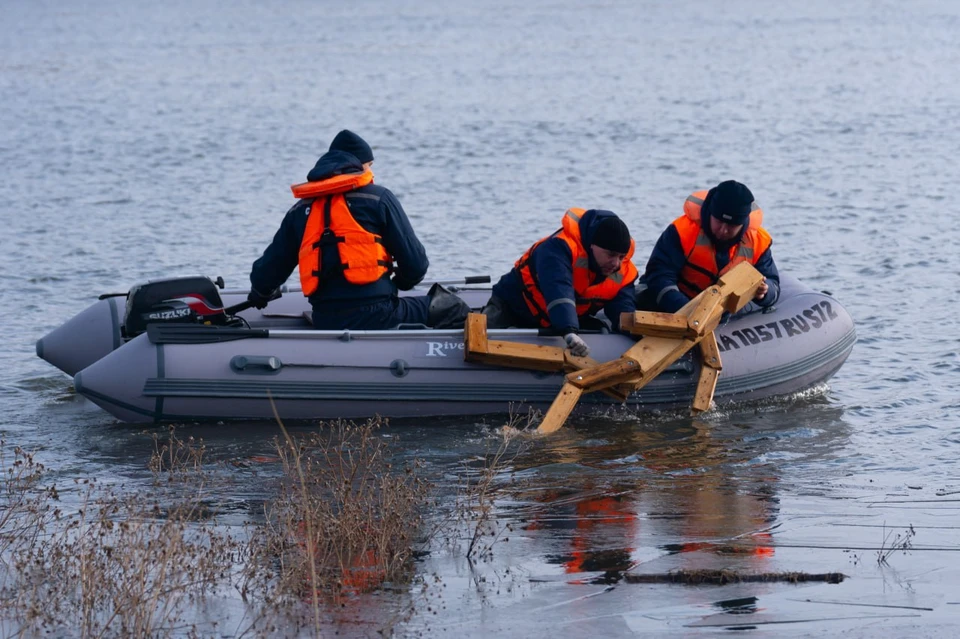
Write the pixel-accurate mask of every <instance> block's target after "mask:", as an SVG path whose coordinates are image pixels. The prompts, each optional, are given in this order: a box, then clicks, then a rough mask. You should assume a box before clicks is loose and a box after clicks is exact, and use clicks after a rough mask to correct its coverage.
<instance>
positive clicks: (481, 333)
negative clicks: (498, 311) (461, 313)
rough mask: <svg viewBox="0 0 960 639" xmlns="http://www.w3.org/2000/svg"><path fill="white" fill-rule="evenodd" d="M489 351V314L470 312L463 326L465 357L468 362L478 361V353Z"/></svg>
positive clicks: (482, 353)
mask: <svg viewBox="0 0 960 639" xmlns="http://www.w3.org/2000/svg"><path fill="white" fill-rule="evenodd" d="M486 352H487V316H486V315H484V314H483V313H470V314H469V315H467V323H466V326H464V328H463V358H464V359H465V360H467V361H468V362H475V361H478V359H477V358H476V356H477V355H484V354H486Z"/></svg>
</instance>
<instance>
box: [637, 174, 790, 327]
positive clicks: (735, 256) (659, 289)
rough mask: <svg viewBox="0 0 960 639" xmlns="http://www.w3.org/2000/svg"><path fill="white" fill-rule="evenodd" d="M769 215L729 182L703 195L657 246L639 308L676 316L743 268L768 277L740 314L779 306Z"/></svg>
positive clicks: (641, 284) (640, 286)
mask: <svg viewBox="0 0 960 639" xmlns="http://www.w3.org/2000/svg"><path fill="white" fill-rule="evenodd" d="M762 222H763V211H761V210H760V207H759V206H757V203H756V202H754V200H753V193H751V192H750V189H748V188H747V187H746V186H745V185H743V184H741V183H739V182H735V181H734V180H727V181H726V182H721V183H720V184H718V185H717V186H715V187H713V188H712V189H710V190H709V191H697V192H695V193H693V194H692V195H690V196H689V197H688V198H687V200H686V202H684V205H683V215H681V216H680V217H678V218H677V219H675V220H674V221H673V222H672V223H671V224H670V226H668V227H667V228H666V230H664V232H663V233H662V234H661V235H660V239H658V240H657V244H656V246H654V247H653V252H652V253H651V254H650V259H649V260H648V261H647V267H646V270H645V271H644V273H643V275H642V276H641V277H640V281H639V282H638V284H637V291H638V295H637V307H638V308H640V309H642V310H652V311H661V312H664V313H675V312H677V311H678V310H680V308H681V307H683V306H684V305H685V304H686V303H687V302H689V301H690V300H691V299H693V298H694V297H696V296H697V295H698V294H699V293H700V292H701V291H703V290H704V289H706V288H708V287H709V286H712V285H713V284H715V283H716V282H717V280H718V279H719V278H720V276H721V275H723V273H725V272H726V271H727V270H729V269H730V268H732V267H733V266H735V265H736V264H738V263H740V262H749V263H750V264H753V266H754V268H756V269H757V270H758V271H760V273H761V274H762V275H763V276H764V278H765V279H764V282H763V284H761V285H760V289H759V290H758V291H757V293H756V295H755V296H754V298H753V304H748V305H747V306H745V307H744V308H743V309H742V310H741V311H740V314H745V313H748V312H751V311H753V310H757V307H761V308H764V307H767V306H771V305H773V304H774V303H776V301H777V298H778V297H779V296H780V272H779V271H778V270H777V265H776V263H775V262H774V261H773V254H772V253H771V252H770V245H771V244H772V243H773V240H772V239H771V238H770V234H769V233H768V232H767V230H766V229H764V228H763V226H762Z"/></svg>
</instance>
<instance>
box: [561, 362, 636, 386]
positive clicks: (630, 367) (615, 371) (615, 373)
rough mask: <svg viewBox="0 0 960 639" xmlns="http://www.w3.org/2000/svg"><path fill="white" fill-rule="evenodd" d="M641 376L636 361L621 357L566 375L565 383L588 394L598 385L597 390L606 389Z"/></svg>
mask: <svg viewBox="0 0 960 639" xmlns="http://www.w3.org/2000/svg"><path fill="white" fill-rule="evenodd" d="M642 374H643V371H642V370H641V369H640V363H639V362H638V361H636V360H634V359H630V358H628V357H622V358H620V359H615V360H612V361H609V362H606V363H604V364H600V365H599V366H594V367H592V368H589V369H585V370H582V371H574V372H573V373H568V374H567V382H569V383H571V384H573V385H574V386H576V387H577V388H580V389H581V390H583V392H585V393H589V392H591V391H593V390H595V389H594V386H596V385H597V384H600V386H599V387H598V388H607V387H609V386H613V385H615V384H619V383H620V382H622V381H624V380H627V379H631V378H634V377H637V376H638V375H642Z"/></svg>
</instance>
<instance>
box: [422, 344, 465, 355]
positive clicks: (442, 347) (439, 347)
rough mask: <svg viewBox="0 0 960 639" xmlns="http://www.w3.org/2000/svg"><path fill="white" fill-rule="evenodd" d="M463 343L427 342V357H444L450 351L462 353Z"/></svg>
mask: <svg viewBox="0 0 960 639" xmlns="http://www.w3.org/2000/svg"><path fill="white" fill-rule="evenodd" d="M462 350H463V342H427V357H446V356H447V354H448V353H449V352H450V351H462Z"/></svg>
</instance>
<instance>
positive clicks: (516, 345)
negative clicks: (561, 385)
mask: <svg viewBox="0 0 960 639" xmlns="http://www.w3.org/2000/svg"><path fill="white" fill-rule="evenodd" d="M464 350H466V349H464ZM464 357H467V355H464ZM467 361H470V362H480V363H482V364H492V365H494V366H505V367H507V368H526V369H529V370H535V371H555V372H560V371H562V370H564V366H565V363H566V360H565V359H564V357H563V349H562V348H560V347H558V346H541V345H539V344H524V343H522V342H504V341H500V340H489V341H488V342H487V352H486V353H477V352H476V351H472V352H471V353H470V354H469V358H468V359H467Z"/></svg>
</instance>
